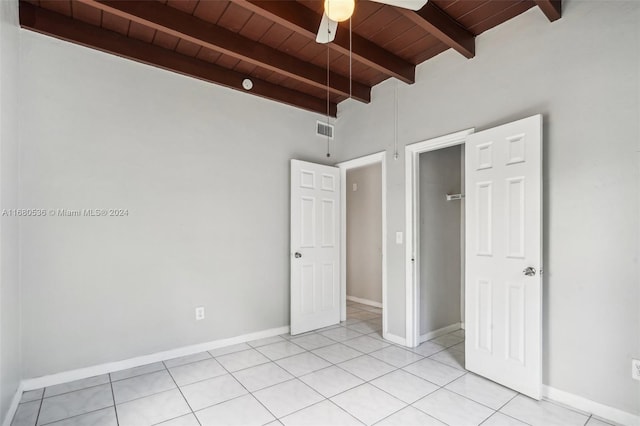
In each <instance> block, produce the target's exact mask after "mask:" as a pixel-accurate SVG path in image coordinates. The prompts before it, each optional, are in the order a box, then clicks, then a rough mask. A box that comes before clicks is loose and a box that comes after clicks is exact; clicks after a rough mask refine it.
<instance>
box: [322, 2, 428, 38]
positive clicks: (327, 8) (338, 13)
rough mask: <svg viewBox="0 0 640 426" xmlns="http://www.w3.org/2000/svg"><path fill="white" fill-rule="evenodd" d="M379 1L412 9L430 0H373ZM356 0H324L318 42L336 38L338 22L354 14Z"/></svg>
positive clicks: (420, 6)
mask: <svg viewBox="0 0 640 426" xmlns="http://www.w3.org/2000/svg"><path fill="white" fill-rule="evenodd" d="M372 1H375V2H377V3H383V4H388V5H390V6H396V7H402V8H405V9H410V10H420V9H421V8H422V6H424V5H425V4H427V1H428V0H372ZM354 9H355V0H324V13H323V14H322V21H320V28H318V35H317V36H316V41H317V42H318V43H330V42H332V41H333V39H335V38H336V31H337V29H338V22H342V21H346V20H347V19H349V18H351V15H353V10H354Z"/></svg>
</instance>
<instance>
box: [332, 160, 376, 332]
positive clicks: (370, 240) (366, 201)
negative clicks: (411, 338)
mask: <svg viewBox="0 0 640 426" xmlns="http://www.w3.org/2000/svg"><path fill="white" fill-rule="evenodd" d="M385 158H386V153H385V152H380V153H377V154H372V155H368V156H365V157H361V158H357V159H354V160H350V161H346V162H343V163H340V164H338V165H337V166H338V167H339V168H340V175H341V176H340V177H341V179H340V181H341V185H342V191H341V194H342V203H341V216H342V218H341V219H342V220H341V223H342V224H343V226H342V230H341V253H340V255H341V277H340V279H341V296H342V300H341V301H342V308H341V318H340V319H341V321H348V322H351V323H353V325H352V326H351V327H352V328H353V327H355V328H360V329H359V330H356V331H359V332H366V333H377V334H379V335H381V336H382V337H384V336H385V335H386V334H387V333H386V331H387V321H386V318H387V311H386V309H385V307H386V291H387V283H386V265H385V259H386V188H385V182H386V165H385ZM381 314H382V318H381V317H380V315H381ZM356 323H357V324H356Z"/></svg>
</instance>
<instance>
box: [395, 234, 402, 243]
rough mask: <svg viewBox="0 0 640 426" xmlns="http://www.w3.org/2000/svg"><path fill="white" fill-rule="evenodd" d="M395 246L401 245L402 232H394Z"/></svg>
mask: <svg viewBox="0 0 640 426" xmlns="http://www.w3.org/2000/svg"><path fill="white" fill-rule="evenodd" d="M396 244H402V231H398V232H396Z"/></svg>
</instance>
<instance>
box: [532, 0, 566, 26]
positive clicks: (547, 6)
mask: <svg viewBox="0 0 640 426" xmlns="http://www.w3.org/2000/svg"><path fill="white" fill-rule="evenodd" d="M534 1H535V2H536V4H537V5H538V7H539V8H540V9H542V12H543V13H544V14H545V15H546V17H547V19H549V21H551V22H553V21H557V20H558V19H560V18H562V0H534Z"/></svg>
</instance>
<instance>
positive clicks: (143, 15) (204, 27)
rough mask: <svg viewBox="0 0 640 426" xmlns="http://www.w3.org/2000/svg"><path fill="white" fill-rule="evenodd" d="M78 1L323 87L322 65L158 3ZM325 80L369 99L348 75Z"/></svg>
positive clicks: (367, 92)
mask: <svg viewBox="0 0 640 426" xmlns="http://www.w3.org/2000/svg"><path fill="white" fill-rule="evenodd" d="M78 1H80V2H81V3H84V4H87V5H89V6H91V7H95V8H98V9H100V10H103V11H105V12H109V13H111V14H114V15H117V16H120V17H121V18H125V19H129V20H131V21H133V22H136V23H138V24H141V25H144V26H147V27H150V28H153V29H155V30H157V31H160V32H163V33H166V34H170V35H172V36H175V37H178V38H181V39H184V40H187V41H190V42H191V43H194V44H196V45H198V46H201V47H204V48H207V49H211V50H214V51H216V52H219V53H222V54H224V55H228V56H231V57H233V58H235V59H239V60H241V61H245V62H249V63H251V64H252V65H256V66H259V67H262V68H266V69H268V70H270V71H273V72H276V73H278V74H282V75H285V76H287V77H290V78H292V79H294V80H296V81H299V82H302V83H305V84H309V85H311V86H313V87H317V88H321V89H326V88H327V70H326V68H323V67H319V66H316V65H313V64H311V63H308V62H305V61H303V60H301V59H298V58H296V57H295V56H291V55H288V54H286V53H284V52H282V51H279V50H277V49H274V48H272V47H270V46H267V45H265V44H261V43H258V42H256V41H254V40H251V39H249V38H246V37H243V36H241V35H239V34H237V33H234V32H232V31H229V30H227V29H225V28H222V27H219V26H217V25H214V24H211V23H209V22H206V21H203V20H201V19H198V18H196V17H194V16H192V15H190V14H188V13H185V12H182V11H180V10H178V9H174V8H172V7H169V6H165V5H163V4H162V3H159V2H156V1H122V0H116V1H114V0H78ZM328 84H329V90H330V91H331V93H333V94H337V95H340V96H346V97H349V96H350V95H351V97H352V98H354V99H356V100H358V101H361V102H365V103H368V102H370V101H371V87H369V86H367V85H365V84H362V83H359V82H357V81H353V82H351V84H350V82H349V78H348V77H345V76H343V75H340V74H338V73H335V72H332V73H330V75H329V81H328Z"/></svg>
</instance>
